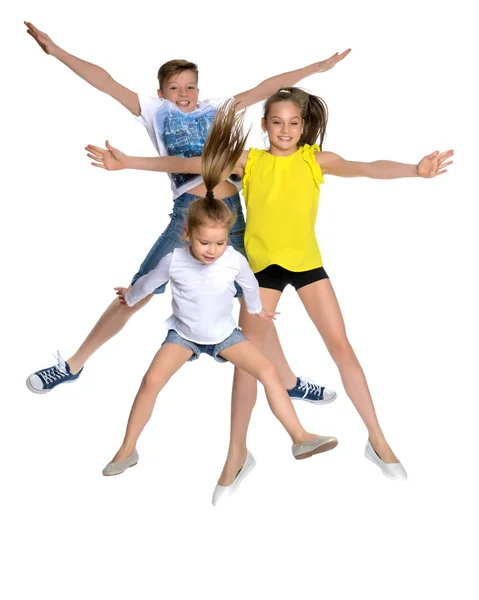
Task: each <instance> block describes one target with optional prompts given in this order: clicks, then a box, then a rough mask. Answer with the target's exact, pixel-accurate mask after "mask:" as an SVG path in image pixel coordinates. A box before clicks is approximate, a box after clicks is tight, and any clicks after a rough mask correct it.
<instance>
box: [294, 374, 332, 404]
mask: <svg viewBox="0 0 479 600" xmlns="http://www.w3.org/2000/svg"><path fill="white" fill-rule="evenodd" d="M288 395H289V397H290V398H291V400H305V401H306V402H311V403H312V404H329V403H330V402H334V400H336V396H337V394H336V392H334V391H333V390H328V388H325V387H323V386H321V385H317V384H316V383H313V382H312V381H311V380H310V379H307V378H306V377H298V380H297V381H296V385H295V386H294V388H291V389H290V390H288Z"/></svg>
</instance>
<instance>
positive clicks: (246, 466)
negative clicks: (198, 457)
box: [212, 452, 256, 506]
mask: <svg viewBox="0 0 479 600" xmlns="http://www.w3.org/2000/svg"><path fill="white" fill-rule="evenodd" d="M242 465H243V466H242V467H241V468H240V469H239V471H236V475H235V476H234V478H233V480H232V482H231V483H230V484H229V485H222V484H220V481H221V480H222V477H223V475H224V474H225V470H226V465H225V468H224V469H223V473H222V474H221V477H220V479H219V481H218V484H217V486H216V487H215V491H214V492H213V499H212V502H213V506H218V504H219V503H220V502H224V501H225V500H227V499H228V498H230V497H231V496H232V495H233V494H234V493H235V492H236V491H237V489H238V487H239V485H240V483H241V482H242V481H243V479H244V478H245V477H246V476H247V475H248V474H249V473H251V471H252V470H253V469H254V468H255V466H256V461H255V459H254V457H253V455H252V454H250V453H249V452H247V454H246V460H245V461H244V462H243V463H242ZM225 479H227V478H226V477H225Z"/></svg>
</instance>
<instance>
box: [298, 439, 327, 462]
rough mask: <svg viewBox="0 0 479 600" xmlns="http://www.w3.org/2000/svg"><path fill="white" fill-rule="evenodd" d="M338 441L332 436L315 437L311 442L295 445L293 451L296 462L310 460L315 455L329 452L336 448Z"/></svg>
mask: <svg viewBox="0 0 479 600" xmlns="http://www.w3.org/2000/svg"><path fill="white" fill-rule="evenodd" d="M337 445H338V440H337V439H336V438H335V437H333V436H330V435H315V436H313V438H312V439H311V440H310V441H304V442H301V443H298V444H293V447H292V451H293V456H294V458H295V459H296V460H301V459H302V458H309V457H310V456H314V455H315V454H320V453H322V452H327V451H328V450H332V449H333V448H336V446H337Z"/></svg>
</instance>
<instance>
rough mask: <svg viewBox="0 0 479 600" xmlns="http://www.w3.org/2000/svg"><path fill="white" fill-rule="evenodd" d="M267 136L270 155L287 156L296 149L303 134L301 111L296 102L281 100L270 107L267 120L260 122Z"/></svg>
mask: <svg viewBox="0 0 479 600" xmlns="http://www.w3.org/2000/svg"><path fill="white" fill-rule="evenodd" d="M261 125H262V127H263V131H265V132H266V133H267V134H268V137H269V142H270V144H271V147H270V152H271V154H276V155H278V156H282V155H283V156H288V155H289V154H292V153H293V152H296V150H297V149H298V142H299V140H300V138H301V135H302V133H303V119H302V118H301V109H300V108H299V106H298V105H297V104H296V102H288V101H287V100H283V101H280V102H275V103H274V104H272V105H271V106H270V109H269V113H268V118H267V119H263V120H262V122H261Z"/></svg>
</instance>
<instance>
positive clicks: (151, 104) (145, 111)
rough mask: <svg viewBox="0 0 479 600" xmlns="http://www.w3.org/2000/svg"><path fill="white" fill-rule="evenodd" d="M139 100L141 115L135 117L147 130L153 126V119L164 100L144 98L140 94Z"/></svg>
mask: <svg viewBox="0 0 479 600" xmlns="http://www.w3.org/2000/svg"><path fill="white" fill-rule="evenodd" d="M138 100H139V102H140V110H141V113H140V115H139V116H138V117H135V119H136V120H137V121H140V123H141V124H142V125H144V126H145V127H146V128H147V129H148V127H149V126H152V125H153V119H154V117H155V114H156V111H157V110H158V109H159V108H160V106H161V105H162V104H163V103H164V100H163V99H162V98H158V97H157V98H154V97H153V96H144V95H141V94H138Z"/></svg>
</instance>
